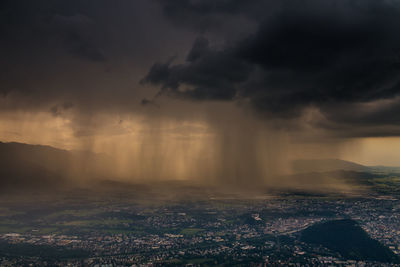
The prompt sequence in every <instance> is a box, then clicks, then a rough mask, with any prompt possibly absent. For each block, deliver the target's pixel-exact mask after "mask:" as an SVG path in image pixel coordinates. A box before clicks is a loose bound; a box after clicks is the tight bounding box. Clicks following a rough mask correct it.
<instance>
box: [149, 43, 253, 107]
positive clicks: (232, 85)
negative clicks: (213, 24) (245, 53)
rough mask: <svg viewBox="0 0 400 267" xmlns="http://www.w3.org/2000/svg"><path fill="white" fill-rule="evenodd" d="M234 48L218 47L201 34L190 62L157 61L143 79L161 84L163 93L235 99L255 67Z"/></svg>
mask: <svg viewBox="0 0 400 267" xmlns="http://www.w3.org/2000/svg"><path fill="white" fill-rule="evenodd" d="M233 53H234V51H231V50H230V49H226V50H223V51H217V50H214V49H212V48H210V47H209V45H208V41H207V40H206V39H204V38H203V37H200V38H198V39H197V40H196V41H195V43H194V45H193V47H192V49H191V51H190V52H189V54H188V56H187V58H186V62H187V64H183V65H172V64H173V61H172V60H170V61H168V62H167V63H156V64H154V65H153V66H152V67H151V69H150V71H149V73H148V75H147V76H146V77H145V79H144V80H143V82H149V83H153V84H156V85H161V88H162V89H161V93H166V94H172V95H174V96H177V97H184V98H187V99H195V100H232V99H234V97H235V96H236V94H237V91H238V90H239V86H240V85H241V83H242V82H244V81H246V80H247V79H248V76H249V74H250V72H251V70H252V68H251V66H250V65H249V64H247V63H246V62H244V61H242V60H240V59H238V58H236V57H235V56H234V54H233Z"/></svg>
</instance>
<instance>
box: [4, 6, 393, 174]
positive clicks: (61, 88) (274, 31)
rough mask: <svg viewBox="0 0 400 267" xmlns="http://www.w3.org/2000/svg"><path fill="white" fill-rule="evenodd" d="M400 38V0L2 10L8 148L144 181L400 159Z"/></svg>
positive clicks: (41, 7)
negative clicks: (110, 168)
mask: <svg viewBox="0 0 400 267" xmlns="http://www.w3.org/2000/svg"><path fill="white" fill-rule="evenodd" d="M399 28H400V1H398V0H362V1H360V0H359V1H357V0H324V1H321V0H302V1H300V0H279V1H278V0H254V1H248V0H119V1H111V0H69V1H65V0H35V1H31V0H1V1H0V62H1V64H0V140H1V141H17V142H24V143H32V144H44V145H51V146H54V147H58V148H65V149H71V150H90V151H94V152H100V153H107V154H110V155H112V156H115V157H116V158H117V159H118V166H116V169H118V170H119V171H121V172H122V173H125V174H126V173H134V176H135V177H143V176H146V177H162V178H168V179H189V178H191V177H194V178H193V179H203V180H204V179H222V180H224V179H227V178H221V177H230V178H229V179H230V180H235V179H238V180H241V179H247V178H243V177H254V178H252V179H255V180H268V179H269V178H265V177H272V176H275V175H277V174H284V173H289V172H290V161H291V160H293V159H296V158H343V159H347V160H352V161H356V162H359V163H362V164H367V165H378V164H380V165H400V157H399V154H398V152H397V151H399V149H400V138H399V135H400V96H399V93H400V76H399V74H400V35H399V34H398V32H399V31H398V30H399ZM212 177H218V178H212Z"/></svg>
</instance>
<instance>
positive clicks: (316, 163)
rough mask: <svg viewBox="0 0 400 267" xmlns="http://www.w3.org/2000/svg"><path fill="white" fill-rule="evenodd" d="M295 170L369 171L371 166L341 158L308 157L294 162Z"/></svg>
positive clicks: (293, 167) (293, 168) (298, 171)
mask: <svg viewBox="0 0 400 267" xmlns="http://www.w3.org/2000/svg"><path fill="white" fill-rule="evenodd" d="M292 170H293V172H297V173H300V172H330V171H338V170H343V171H359V172H368V171H370V168H369V167H367V166H364V165H361V164H357V163H354V162H351V161H346V160H341V159H308V160H295V161H293V162H292Z"/></svg>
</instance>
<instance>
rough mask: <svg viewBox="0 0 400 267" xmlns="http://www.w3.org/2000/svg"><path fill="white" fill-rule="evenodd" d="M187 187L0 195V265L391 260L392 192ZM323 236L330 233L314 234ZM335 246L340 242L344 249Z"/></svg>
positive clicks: (396, 246)
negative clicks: (258, 192)
mask: <svg viewBox="0 0 400 267" xmlns="http://www.w3.org/2000/svg"><path fill="white" fill-rule="evenodd" d="M191 190H192V191H193V190H194V191H196V190H200V189H193V188H188V195H192V198H191V197H187V196H186V197H184V198H183V197H181V198H179V197H176V198H167V199H164V200H162V199H161V197H160V198H157V197H155V198H152V197H151V196H149V197H143V196H139V195H135V194H133V195H131V196H127V194H128V195H129V193H127V192H122V193H115V192H114V193H112V194H110V195H106V196H105V195H104V194H105V193H104V192H103V195H101V196H99V193H93V194H90V193H87V192H86V193H87V194H86V193H84V192H80V193H75V194H65V195H63V194H60V195H59V196H58V197H55V196H52V197H51V198H46V197H43V198H42V197H40V196H37V198H36V199H35V198H34V197H33V200H32V201H31V202H30V203H29V202H26V201H25V200H21V199H19V198H6V197H4V198H2V200H1V207H2V208H0V232H1V234H0V265H1V266H17V265H18V266H38V265H43V266H159V265H163V266H169V265H186V266H207V265H225V266H231V265H238V266H240V265H242V266H248V265H260V264H261V265H267V266H270V265H275V266H307V265H308V266H313V265H314V266H315V265H320V266H328V265H329V266H332V265H333V266H385V265H387V266H393V265H394V264H398V262H399V261H398V255H400V224H399V223H398V222H399V221H400V200H399V199H398V198H397V197H396V196H395V195H388V194H383V195H380V194H378V193H377V192H375V193H373V194H369V195H365V196H347V197H344V196H332V195H327V196H323V195H302V194H292V195H290V196H279V195H264V196H263V197H260V198H244V197H234V196H226V195H225V196H218V195H208V196H203V197H198V198H197V197H196V193H193V194H192V192H191ZM128 191H129V190H128ZM197 193H198V194H199V195H200V194H201V192H197ZM380 193H382V192H380ZM193 196H194V197H193ZM30 198H31V199H32V196H30ZM318 227H320V228H321V227H322V228H321V229H317V228H318ZM323 227H325V228H323ZM346 227H349V228H348V229H347V228H346ZM336 228H338V229H339V231H337V229H336ZM335 229H336V230H335ZM346 229H347V230H346ZM319 231H320V232H319ZM335 231H336V232H335ZM346 231H347V232H348V233H350V234H347V232H346ZM324 233H331V236H325V237H324V238H321V240H319V239H318V237H319V236H322V235H324ZM332 235H333V238H332ZM327 240H328V243H326V242H327ZM324 242H325V243H324ZM352 242H353V243H354V242H356V243H354V244H352ZM357 242H359V243H362V244H363V245H362V247H361V248H360V246H357ZM343 244H348V248H347V251H345V250H343V247H345V246H344V245H343ZM371 251H372V253H371Z"/></svg>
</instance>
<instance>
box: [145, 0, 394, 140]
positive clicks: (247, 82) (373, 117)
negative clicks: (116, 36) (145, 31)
mask: <svg viewBox="0 0 400 267" xmlns="http://www.w3.org/2000/svg"><path fill="white" fill-rule="evenodd" d="M172 2H173V3H175V4H171V3H169V2H168V1H162V3H163V5H164V11H165V14H166V15H167V16H168V17H169V18H170V19H171V20H172V21H174V22H175V23H176V22H177V21H180V22H181V23H182V24H183V25H192V27H193V30H196V29H197V28H198V24H199V23H200V22H201V20H200V18H201V17H203V16H204V17H209V16H212V17H217V18H218V17H221V18H223V17H224V16H225V15H226V14H230V15H232V14H235V15H238V16H247V17H249V18H250V17H251V15H254V16H255V17H253V20H255V21H256V23H257V30H255V32H254V33H251V34H249V35H247V36H245V37H243V38H241V39H239V40H235V41H233V42H232V41H226V42H225V44H224V45H223V46H222V47H221V46H219V47H212V45H210V41H209V40H207V38H205V37H199V38H198V39H196V40H195V42H194V44H193V47H192V49H191V51H190V52H189V54H188V56H187V58H186V61H185V62H184V63H174V62H173V61H171V60H170V61H168V62H165V63H156V64H154V65H153V66H152V67H151V69H150V70H149V73H148V75H147V76H146V78H145V79H144V81H146V82H148V83H151V84H154V85H158V86H160V88H161V91H160V94H166V95H170V96H171V95H172V96H175V97H182V98H186V99H190V100H226V101H232V100H242V101H243V100H248V101H249V102H250V105H251V106H252V107H253V108H254V109H255V110H257V111H258V112H259V113H261V114H263V116H267V117H268V118H284V119H292V118H298V117H301V116H302V115H303V114H304V112H305V111H306V110H308V109H310V108H313V109H317V110H318V111H319V112H320V114H321V115H322V116H323V118H324V119H325V120H326V121H325V122H324V123H321V122H318V123H316V124H315V125H317V126H320V127H323V126H324V125H325V126H326V128H329V127H340V128H344V129H347V128H348V127H349V126H350V125H351V126H354V123H356V125H357V126H358V127H371V126H381V125H392V126H396V127H397V126H398V122H399V121H398V119H396V115H394V114H397V112H396V110H397V108H398V100H397V96H398V94H399V93H400V83H399V82H400V79H399V74H400V72H399V67H400V49H399V47H400V37H399V35H398V29H399V28H400V6H399V4H398V3H397V2H396V1H362V2H361V1H356V2H354V1H324V3H320V1H305V2H304V1H301V3H300V2H299V1H283V3H282V4H280V5H276V4H272V3H270V2H271V1H262V2H257V1H256V2H255V3H252V4H249V2H246V3H242V2H241V1H221V2H218V1H217V2H213V3H209V2H207V1H206V2H199V3H198V2H193V1H172ZM222 2H223V3H222ZM178 3H179V4H178ZM221 5H226V9H222V8H221ZM238 6H242V7H244V9H238V8H237V7H238ZM257 6H259V7H260V8H264V9H265V10H266V16H265V17H264V18H261V17H259V16H256V14H255V13H254V12H255V9H254V7H257ZM251 7H252V8H251ZM268 7H270V8H268ZM182 9H183V10H185V11H187V12H188V14H193V16H181V14H183V12H182V11H183V10H182ZM203 28H204V31H205V32H207V30H208V31H210V32H212V31H213V30H215V29H213V28H212V27H210V26H208V25H203ZM382 100H391V101H392V102H391V103H390V105H382V106H379V105H380V103H379V101H382ZM374 103H376V104H375V108H374V109H373V110H371V109H370V108H366V106H365V105H366V104H371V105H372V104H374ZM363 105H364V106H363ZM390 114H393V116H390ZM337 124H340V125H337ZM396 127H395V129H393V128H392V129H391V130H389V128H388V130H389V132H386V133H382V135H392V134H393V135H398V134H399V131H398V129H397V128H396ZM392 130H394V131H392ZM351 135H360V136H363V135H366V136H368V135H376V134H374V133H372V132H371V131H370V130H368V129H367V128H365V133H363V131H361V130H358V131H357V132H356V131H349V136H351ZM378 135H379V134H378Z"/></svg>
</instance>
